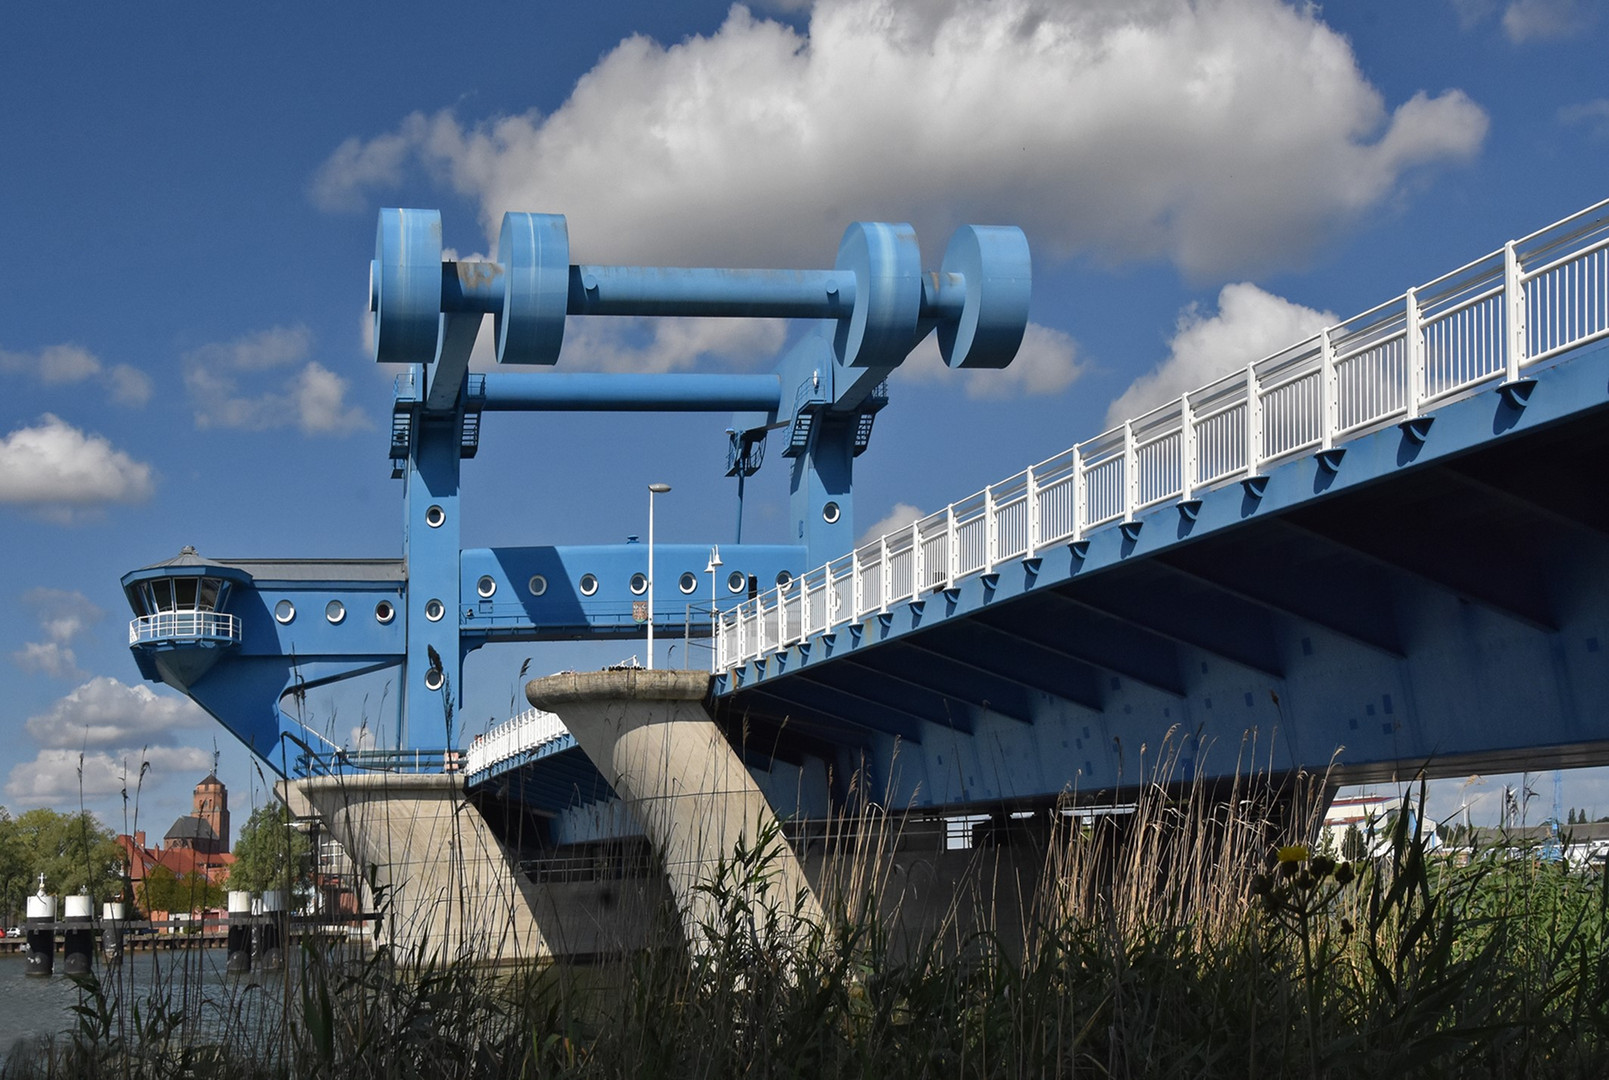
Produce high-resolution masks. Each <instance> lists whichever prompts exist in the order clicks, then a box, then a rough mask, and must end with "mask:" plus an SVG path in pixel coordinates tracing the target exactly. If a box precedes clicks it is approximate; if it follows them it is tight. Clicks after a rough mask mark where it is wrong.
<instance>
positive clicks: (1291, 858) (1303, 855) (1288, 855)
mask: <svg viewBox="0 0 1609 1080" xmlns="http://www.w3.org/2000/svg"><path fill="white" fill-rule="evenodd" d="M1279 861H1280V862H1290V863H1296V862H1306V861H1307V845H1306V844H1292V845H1291V846H1290V847H1282V848H1280V849H1279Z"/></svg>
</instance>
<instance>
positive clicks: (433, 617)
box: [425, 600, 447, 622]
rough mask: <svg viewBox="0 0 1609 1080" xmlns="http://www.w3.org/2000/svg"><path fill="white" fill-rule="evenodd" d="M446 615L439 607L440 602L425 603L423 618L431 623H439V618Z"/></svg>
mask: <svg viewBox="0 0 1609 1080" xmlns="http://www.w3.org/2000/svg"><path fill="white" fill-rule="evenodd" d="M445 614H447V609H446V608H444V607H442V606H441V601H440V600H427V601H425V618H427V619H429V620H430V621H431V622H441V617H442V616H443V615H445Z"/></svg>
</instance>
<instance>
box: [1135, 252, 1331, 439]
mask: <svg viewBox="0 0 1609 1080" xmlns="http://www.w3.org/2000/svg"><path fill="white" fill-rule="evenodd" d="M1337 321H1338V320H1337V318H1336V316H1335V314H1334V313H1333V312H1329V311H1315V310H1313V309H1312V308H1309V307H1304V306H1302V305H1301V304H1293V303H1291V302H1290V301H1289V300H1286V299H1284V298H1283V297H1279V296H1275V295H1273V294H1272V293H1268V292H1264V291H1263V290H1262V289H1259V288H1258V287H1257V286H1255V285H1252V284H1250V283H1248V282H1241V283H1239V284H1235V285H1225V286H1224V287H1223V289H1222V290H1221V291H1220V292H1219V293H1218V311H1217V313H1216V314H1214V315H1205V314H1203V313H1202V312H1201V310H1200V309H1199V308H1198V307H1197V306H1196V305H1194V304H1192V305H1190V306H1189V307H1188V308H1186V309H1185V310H1184V311H1183V312H1182V313H1180V315H1179V323H1178V328H1177V330H1176V331H1175V333H1174V335H1173V340H1172V341H1171V342H1170V344H1169V351H1168V355H1167V358H1166V359H1164V360H1163V361H1162V362H1161V363H1160V364H1158V365H1157V366H1156V367H1155V368H1154V369H1153V370H1151V371H1150V372H1148V373H1147V374H1145V375H1142V376H1140V377H1139V378H1138V379H1135V380H1134V382H1133V383H1131V384H1130V385H1129V388H1128V389H1127V390H1125V391H1123V393H1122V394H1121V395H1119V396H1118V398H1117V400H1116V401H1113V402H1112V404H1111V406H1110V407H1109V408H1108V409H1107V410H1106V423H1107V424H1108V425H1109V426H1113V427H1115V426H1116V425H1118V424H1121V423H1123V421H1125V420H1131V419H1133V418H1134V417H1137V416H1139V415H1140V414H1141V413H1144V412H1147V411H1148V410H1150V409H1153V408H1155V407H1156V406H1158V405H1161V404H1163V403H1164V402H1167V401H1171V400H1173V399H1174V398H1176V397H1178V396H1179V395H1180V394H1183V393H1186V392H1188V391H1191V390H1195V389H1197V388H1198V387H1202V386H1205V385H1206V384H1207V383H1209V382H1211V381H1213V380H1214V379H1216V378H1218V377H1219V376H1221V375H1226V374H1228V373H1229V372H1231V371H1235V370H1237V369H1243V368H1245V366H1246V365H1247V364H1250V363H1253V362H1255V361H1257V360H1261V359H1262V358H1263V357H1265V356H1269V355H1272V354H1273V353H1275V352H1277V351H1278V350H1280V349H1283V348H1285V347H1286V346H1289V345H1295V344H1296V343H1298V342H1300V341H1302V340H1304V339H1306V338H1309V337H1312V336H1313V335H1314V334H1316V333H1318V332H1319V331H1320V330H1322V329H1323V328H1324V327H1325V326H1333V325H1334V324H1335V323H1336V322H1337Z"/></svg>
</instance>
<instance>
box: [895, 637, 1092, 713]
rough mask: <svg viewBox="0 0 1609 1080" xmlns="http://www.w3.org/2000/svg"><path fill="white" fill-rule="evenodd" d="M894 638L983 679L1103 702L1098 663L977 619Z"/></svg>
mask: <svg viewBox="0 0 1609 1080" xmlns="http://www.w3.org/2000/svg"><path fill="white" fill-rule="evenodd" d="M895 641H897V642H898V643H900V644H902V645H904V646H905V647H906V648H908V649H911V650H913V651H918V652H922V653H926V654H928V655H930V656H932V657H934V664H935V666H944V667H949V668H954V669H957V670H964V671H969V672H971V673H972V674H973V676H974V677H975V678H977V679H979V680H980V683H981V682H982V681H984V680H987V681H997V680H1004V681H1006V682H1008V683H1010V684H1011V685H1013V686H1016V687H1018V688H1019V689H1020V690H1022V691H1026V692H1028V693H1031V694H1032V693H1037V694H1044V695H1045V696H1046V697H1050V698H1058V699H1060V700H1062V701H1067V702H1070V703H1072V704H1074V705H1077V706H1080V707H1082V708H1085V709H1090V710H1093V711H1095V712H1099V711H1100V710H1101V709H1102V708H1103V706H1104V698H1103V697H1102V694H1101V671H1100V670H1099V669H1098V668H1096V667H1094V666H1093V665H1090V664H1087V663H1083V662H1082V661H1078V660H1074V659H1072V658H1070V657H1068V656H1067V655H1066V654H1064V653H1057V652H1053V651H1052V650H1050V649H1047V648H1044V647H1043V646H1040V645H1036V644H1034V643H1033V642H1028V641H1024V640H1023V639H1022V638H1020V637H1017V636H1015V635H1012V634H1007V633H1005V632H1003V631H1000V630H996V629H994V628H993V627H990V626H986V625H984V624H983V623H980V622H978V621H976V620H963V621H960V622H955V623H943V624H940V625H939V626H936V627H934V628H932V629H931V630H929V631H927V632H926V633H923V634H912V635H911V636H910V637H908V638H896V639H895Z"/></svg>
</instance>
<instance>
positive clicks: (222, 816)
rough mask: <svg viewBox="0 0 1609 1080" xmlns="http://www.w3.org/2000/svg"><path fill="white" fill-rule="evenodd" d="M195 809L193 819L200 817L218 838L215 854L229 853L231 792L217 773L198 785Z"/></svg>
mask: <svg viewBox="0 0 1609 1080" xmlns="http://www.w3.org/2000/svg"><path fill="white" fill-rule="evenodd" d="M194 806H195V809H194V811H192V816H193V817H198V818H200V819H201V820H202V821H205V822H206V823H207V824H208V825H209V826H211V827H212V835H213V836H215V837H217V841H216V845H217V846H216V847H215V848H214V849H213V852H214V853H227V852H228V850H229V790H228V789H227V788H225V787H224V786H223V781H222V780H219V779H218V774H217V773H208V774H207V778H206V779H205V780H203V781H201V783H199V784H197V785H196V790H195V802H194Z"/></svg>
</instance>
